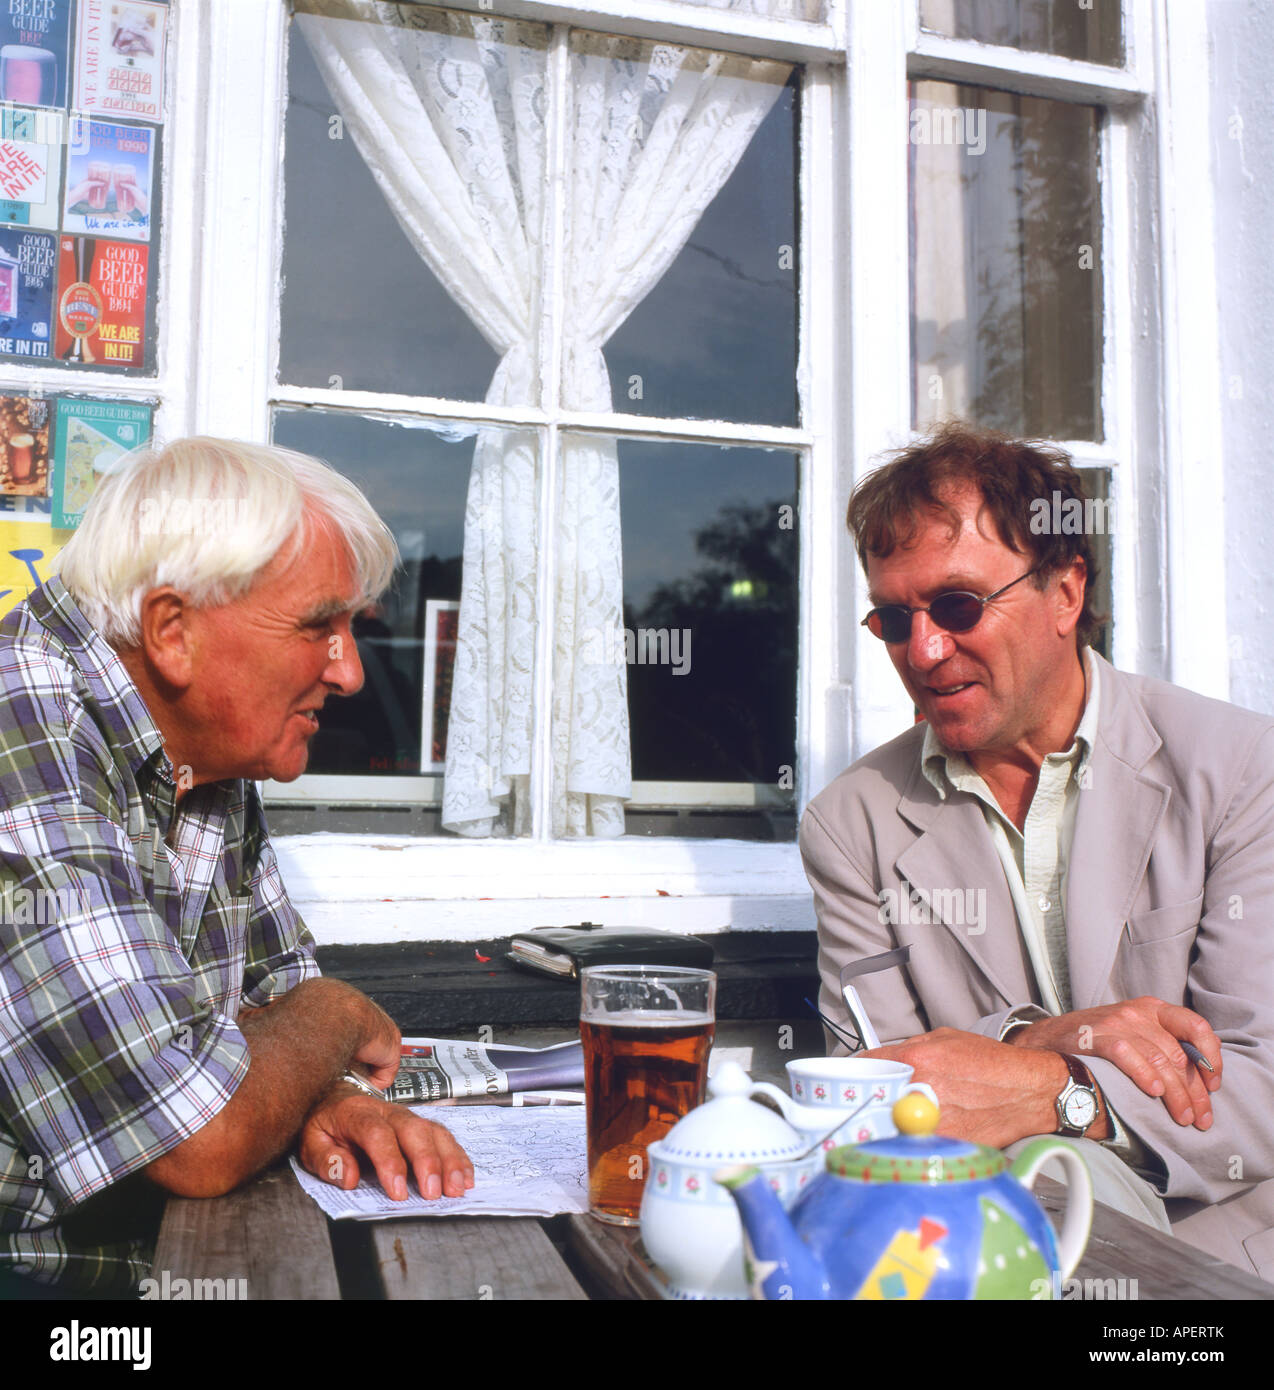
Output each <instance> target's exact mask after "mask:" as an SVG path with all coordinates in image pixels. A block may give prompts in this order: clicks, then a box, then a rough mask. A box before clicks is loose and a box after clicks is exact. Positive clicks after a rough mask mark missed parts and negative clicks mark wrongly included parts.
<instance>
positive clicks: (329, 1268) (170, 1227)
mask: <svg viewBox="0 0 1274 1390" xmlns="http://www.w3.org/2000/svg"><path fill="white" fill-rule="evenodd" d="M165 1275H166V1276H167V1278H168V1279H169V1281H170V1287H171V1281H173V1280H176V1279H188V1280H191V1281H194V1280H202V1281H208V1280H218V1279H220V1280H226V1281H233V1282H232V1283H231V1282H227V1284H226V1285H225V1286H223V1290H222V1293H221V1295H220V1296H222V1297H234V1298H239V1297H240V1296H242V1295H245V1291H246V1297H247V1298H250V1299H265V1298H304V1299H310V1300H313V1299H339V1298H340V1296H341V1288H340V1283H339V1281H338V1279H337V1277H336V1262H335V1260H334V1259H333V1256H332V1242H331V1240H330V1239H329V1237H328V1233H327V1217H326V1216H324V1215H323V1213H322V1211H320V1210H319V1208H318V1206H317V1205H315V1203H314V1202H313V1201H312V1200H311V1198H309V1197H307V1196H306V1195H305V1193H304V1192H302V1191H301V1189H300V1187H299V1186H298V1184H297V1181H296V1178H295V1176H294V1175H293V1173H292V1170H291V1169H290V1168H289V1167H287V1166H286V1165H280V1166H278V1167H275V1168H271V1169H270V1170H269V1171H268V1172H265V1173H263V1174H261V1176H260V1177H258V1178H255V1179H253V1181H252V1182H250V1183H248V1184H247V1185H246V1186H245V1187H242V1188H240V1189H239V1190H238V1191H237V1192H231V1193H230V1194H229V1195H228V1196H225V1197H213V1198H209V1199H207V1200H203V1201H199V1200H195V1199H192V1198H185V1197H172V1198H170V1199H169V1201H168V1204H167V1206H166V1207H165V1208H164V1219H163V1223H162V1225H161V1226H160V1231H159V1240H158V1243H157V1245H156V1249H155V1264H154V1268H153V1270H152V1277H153V1278H155V1279H158V1280H159V1281H160V1297H164V1296H165V1295H164V1293H163V1288H164V1284H163V1281H164V1278H165ZM241 1280H242V1281H244V1282H243V1283H240V1282H239V1281H241ZM231 1289H233V1292H230V1290H231ZM169 1296H171V1295H169ZM191 1296H192V1297H195V1296H198V1297H200V1298H215V1297H218V1293H217V1291H216V1286H210V1285H209V1284H207V1283H206V1282H204V1283H203V1284H201V1285H200V1286H199V1288H198V1290H196V1289H195V1288H194V1287H193V1285H192V1289H191Z"/></svg>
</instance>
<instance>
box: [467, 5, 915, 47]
mask: <svg viewBox="0 0 1274 1390" xmlns="http://www.w3.org/2000/svg"><path fill="white" fill-rule="evenodd" d="M885 2H886V3H893V0H885ZM449 8H451V9H455V10H471V11H475V12H478V13H482V14H491V13H494V12H496V11H498V12H499V13H500V14H502V15H509V16H511V17H513V18H515V19H530V20H539V21H541V22H544V23H549V24H552V23H557V24H570V25H573V26H576V27H578V28H583V29H592V30H595V31H600V32H601V33H605V34H631V35H632V36H633V37H635V38H644V39H654V40H658V41H659V42H662V43H678V44H689V45H692V46H695V47H699V48H717V49H725V50H727V51H728V52H731V53H746V54H752V55H754V56H756V57H759V58H777V59H786V60H789V61H791V62H801V61H804V60H807V59H815V60H817V59H819V58H822V57H825V56H826V54H827V53H828V52H829V51H835V49H836V48H837V47H838V38H837V33H836V30H835V28H833V27H832V26H831V25H828V24H818V23H813V22H811V21H808V20H802V19H798V18H796V17H794V16H793V17H790V18H789V17H785V16H782V15H775V16H773V17H771V16H766V15H755V14H745V13H743V12H741V11H736V10H719V9H715V8H713V7H712V6H708V5H683V4H677V3H676V2H675V0H598V3H596V4H590V5H571V4H565V5H557V4H552V3H547V0H493V3H486V0H454V3H451V4H450V5H449ZM793 8H795V6H793Z"/></svg>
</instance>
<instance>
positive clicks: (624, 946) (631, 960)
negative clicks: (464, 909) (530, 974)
mask: <svg viewBox="0 0 1274 1390" xmlns="http://www.w3.org/2000/svg"><path fill="white" fill-rule="evenodd" d="M509 945H510V948H511V949H510V951H509V959H510V960H511V961H513V962H515V963H516V964H517V965H524V966H526V967H527V968H528V969H530V970H540V971H543V972H544V973H546V974H549V975H557V976H558V977H559V978H562V979H576V978H578V976H579V972H580V971H581V970H583V969H584V967H585V966H586V965H652V966H657V965H689V966H694V967H697V968H699V969H707V968H708V967H709V966H710V965H711V964H712V947H711V946H709V945H708V943H707V942H706V941H700V940H699V939H698V937H694V936H681V935H680V934H678V933H677V932H667V931H657V930H656V929H655V928H654V927H600V926H598V925H597V924H596V923H594V922H581V923H580V925H579V926H578V927H538V928H537V929H536V930H535V931H525V932H519V933H518V934H517V935H516V936H515V937H514V938H513V939H512V941H511V942H510V943H509Z"/></svg>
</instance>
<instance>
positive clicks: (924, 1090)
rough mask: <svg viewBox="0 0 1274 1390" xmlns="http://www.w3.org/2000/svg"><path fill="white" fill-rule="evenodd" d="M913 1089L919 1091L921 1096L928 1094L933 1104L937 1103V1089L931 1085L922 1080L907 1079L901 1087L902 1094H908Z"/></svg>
mask: <svg viewBox="0 0 1274 1390" xmlns="http://www.w3.org/2000/svg"><path fill="white" fill-rule="evenodd" d="M913 1091H919V1092H920V1094H921V1095H922V1096H928V1097H929V1099H930V1100H931V1101H933V1103H934V1104H935V1105H937V1104H938V1093H937V1091H935V1090H934V1089H933V1087H932V1086H928V1085H926V1084H925V1083H924V1082H923V1081H909V1082H907V1084H906V1085H905V1086H904V1087H903V1088H902V1094H903V1095H904V1096H906V1095H910V1094H911V1093H912V1092H913ZM939 1108H941V1107H939Z"/></svg>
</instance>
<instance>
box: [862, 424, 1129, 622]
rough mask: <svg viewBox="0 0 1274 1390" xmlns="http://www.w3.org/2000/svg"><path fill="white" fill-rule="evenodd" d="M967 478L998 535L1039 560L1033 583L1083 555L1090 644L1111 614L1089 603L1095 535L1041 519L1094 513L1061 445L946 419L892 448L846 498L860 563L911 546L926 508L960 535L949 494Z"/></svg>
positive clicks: (1045, 579)
mask: <svg viewBox="0 0 1274 1390" xmlns="http://www.w3.org/2000/svg"><path fill="white" fill-rule="evenodd" d="M963 485H971V486H973V487H975V488H976V489H977V490H978V492H979V493H980V494H981V496H982V501H983V508H984V510H985V512H986V513H988V514H989V516H990V518H991V521H992V523H993V524H994V526H995V529H996V532H997V534H998V535H999V537H1000V540H1001V541H1002V542H1003V543H1004V544H1005V545H1006V546H1008V548H1009V549H1010V550H1014V551H1016V552H1017V553H1018V554H1021V555H1029V556H1030V557H1031V560H1032V562H1033V565H1036V566H1039V573H1037V574H1036V575H1035V577H1034V578H1033V580H1032V581H1031V582H1032V583H1033V584H1034V585H1035V586H1036V587H1037V588H1040V589H1042V588H1043V587H1044V586H1045V584H1046V583H1047V582H1048V578H1049V576H1050V575H1051V574H1056V573H1058V572H1059V571H1062V570H1065V569H1068V568H1069V567H1070V565H1071V563H1072V561H1073V560H1075V559H1076V558H1079V559H1081V560H1082V561H1083V562H1084V573H1085V575H1086V577H1087V583H1086V585H1085V589H1084V608H1083V612H1082V613H1081V614H1080V617H1079V622H1078V624H1077V630H1078V634H1079V641H1080V644H1081V645H1085V644H1087V643H1089V642H1091V641H1092V640H1093V637H1094V636H1095V634H1096V633H1097V632H1098V630H1099V629H1100V628H1101V626H1102V624H1103V623H1104V622H1105V621H1106V615H1104V614H1100V613H1097V612H1096V611H1095V610H1094V609H1093V604H1092V594H1093V592H1094V581H1095V580H1096V577H1097V566H1096V564H1095V563H1094V561H1093V546H1092V541H1091V538H1090V536H1089V535H1088V533H1087V530H1086V527H1085V526H1084V525H1077V526H1076V527H1075V528H1074V529H1073V530H1072V529H1071V528H1070V527H1067V528H1066V529H1065V530H1064V531H1063V530H1062V529H1061V528H1058V527H1054V526H1052V525H1051V524H1048V525H1044V526H1041V525H1039V522H1040V519H1041V518H1042V517H1045V516H1047V517H1048V518H1049V519H1050V522H1051V519H1052V518H1053V517H1054V516H1056V515H1059V514H1060V515H1062V516H1067V517H1085V518H1087V517H1088V516H1089V515H1090V512H1089V511H1086V510H1085V503H1086V501H1088V498H1087V496H1086V494H1085V492H1084V484H1083V479H1082V477H1081V476H1080V474H1079V472H1078V471H1077V470H1076V469H1075V468H1074V467H1073V466H1072V464H1071V457H1070V455H1069V454H1068V453H1067V452H1066V450H1065V449H1059V448H1057V447H1056V446H1055V445H1050V444H1042V443H1027V442H1026V441H1024V440H1020V439H1011V438H1010V437H1009V436H1008V435H1006V434H1001V433H999V431H997V430H991V429H983V428H981V427H980V426H976V425H971V424H967V423H965V422H964V421H960V420H948V421H946V422H944V423H943V424H940V425H938V426H937V427H936V428H935V429H933V430H932V431H931V432H930V433H929V435H928V436H927V437H926V438H924V439H922V440H920V441H919V442H917V443H915V444H912V445H911V446H909V447H908V448H906V449H900V450H898V451H897V452H896V453H894V454H892V455H890V456H889V458H888V459H887V461H886V462H885V463H883V464H882V465H881V466H880V467H879V468H876V469H874V470H873V471H872V472H870V473H868V474H867V475H866V476H865V477H864V478H863V479H862V480H861V481H860V482H859V484H858V486H857V487H856V488H855V489H854V491H853V495H852V496H851V497H850V499H849V514H848V517H847V521H848V523H849V530H850V533H851V534H852V535H853V537H854V544H855V546H856V548H857V550H858V558H859V560H860V561H861V562H862V566H863V569H864V570H866V568H867V557H868V556H869V555H876V556H879V557H880V558H882V559H883V558H884V557H886V556H888V555H890V554H892V553H893V550H894V548H895V546H899V545H907V544H909V543H910V542H911V540H912V539H913V538H914V536H915V534H916V532H917V531H918V530H919V528H920V524H921V514H922V513H924V512H926V511H936V512H938V513H939V514H942V515H945V516H946V517H947V518H948V520H949V521H950V523H951V528H952V534H953V535H954V534H955V531H956V530H957V529H958V528H959V526H960V516H959V513H958V512H957V511H956V509H955V508H954V507H953V506H952V505H951V504H950V502H949V501H947V500H946V497H947V495H948V494H949V492H950V490H951V489H952V488H959V487H961V486H963ZM1075 503H1078V506H1076V505H1074V504H1075ZM1041 504H1042V505H1041ZM1068 504H1071V505H1069V506H1068ZM1099 505H1100V504H1099ZM1091 506H1092V503H1091V502H1089V507H1090V508H1091ZM1032 520H1035V521H1036V523H1037V524H1036V526H1035V527H1032V524H1031V523H1032Z"/></svg>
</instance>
